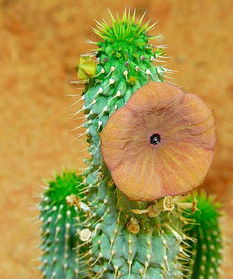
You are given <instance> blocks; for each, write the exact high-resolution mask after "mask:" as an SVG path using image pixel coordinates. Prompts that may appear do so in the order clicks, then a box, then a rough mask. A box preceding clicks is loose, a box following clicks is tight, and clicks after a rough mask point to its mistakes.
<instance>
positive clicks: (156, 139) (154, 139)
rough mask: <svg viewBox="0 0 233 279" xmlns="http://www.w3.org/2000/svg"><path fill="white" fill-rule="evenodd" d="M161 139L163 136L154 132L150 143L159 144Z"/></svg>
mask: <svg viewBox="0 0 233 279" xmlns="http://www.w3.org/2000/svg"><path fill="white" fill-rule="evenodd" d="M160 141H161V137H160V135H159V134H153V135H152V136H151V137H150V143H151V144H153V145H157V144H159V143H160Z"/></svg>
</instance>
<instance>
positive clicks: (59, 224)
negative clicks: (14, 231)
mask: <svg viewBox="0 0 233 279" xmlns="http://www.w3.org/2000/svg"><path fill="white" fill-rule="evenodd" d="M48 184H49V185H48V188H47V190H46V191H45V193H44V195H43V198H42V200H41V202H40V206H39V207H40V220H41V222H42V227H41V238H42V243H41V249H42V251H43V255H42V257H41V261H42V266H41V270H42V275H43V278H45V279H48V278H49V279H64V278H66V279H78V278H84V277H82V274H81V273H82V270H83V268H84V265H83V263H82V262H81V260H80V258H79V251H78V250H77V245H78V241H79V240H78V235H77V226H78V225H77V224H80V222H82V220H80V218H81V219H82V217H81V216H80V212H78V211H79V210H78V207H76V206H72V207H71V206H70V205H68V204H67V196H69V195H72V194H73V195H77V194H78V192H79V191H80V190H81V189H80V188H81V187H82V178H81V177H77V175H76V174H75V173H74V172H64V173H63V174H62V175H61V176H59V175H57V176H56V178H55V179H54V180H53V181H49V183H48ZM80 274H81V275H80Z"/></svg>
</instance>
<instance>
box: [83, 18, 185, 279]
mask: <svg viewBox="0 0 233 279" xmlns="http://www.w3.org/2000/svg"><path fill="white" fill-rule="evenodd" d="M98 25H99V28H98V29H96V30H95V32H96V34H98V35H99V36H100V37H101V38H102V41H100V42H98V43H96V45H97V46H98V49H97V54H95V55H96V74H95V76H93V77H92V78H89V80H88V82H87V84H86V89H85V90H84V93H83V99H84V106H83V111H84V113H85V114H86V121H85V124H84V126H85V127H86V128H87V130H86V132H85V134H86V135H87V141H88V143H89V145H90V146H89V151H90V154H91V159H90V160H89V161H88V164H89V165H88V167H87V168H86V170H85V171H84V173H83V175H84V177H85V184H86V185H87V187H86V191H88V194H87V196H86V199H85V202H86V203H87V205H88V206H89V207H90V209H91V215H90V216H89V217H88V218H87V219H86V222H85V224H86V225H87V226H88V228H89V230H90V231H91V232H92V247H91V250H90V252H89V253H87V254H86V259H87V260H89V261H90V267H91V269H92V271H93V272H94V274H95V276H94V277H93V278H120V279H125V278H131V279H137V278H181V276H182V269H183V266H182V261H181V260H180V259H182V260H183V259H184V258H187V255H186V253H185V249H186V240H188V239H189V237H188V236H186V235H185V234H184V233H183V232H182V227H183V226H184V220H183V219H182V218H181V215H182V214H181V213H180V210H179V208H178V207H177V206H175V205H174V206H173V207H172V210H170V209H169V210H167V209H166V208H165V209H164V208H163V207H161V210H159V209H156V208H157V207H158V208H159V206H158V203H162V204H163V203H164V202H166V198H165V199H162V200H161V201H159V202H155V203H146V202H132V201H129V200H128V199H127V198H126V197H125V196H124V195H123V194H122V193H120V192H119V190H118V189H116V186H115V185H114V183H113V181H112V178H111V175H110V173H109V170H108V169H107V167H106V165H105V163H104V161H103V159H102V156H101V153H100V138H99V132H101V130H102V129H103V127H104V125H105V124H106V122H107V120H108V119H109V117H110V116H111V114H112V113H114V112H115V111H116V110H117V109H119V108H120V107H122V106H124V105H125V104H126V102H127V101H128V100H129V98H130V97H131V96H132V94H133V93H134V92H135V91H136V90H137V89H139V88H140V87H141V86H143V85H144V84H146V83H147V82H149V81H150V80H153V81H155V82H156V81H160V82H161V81H163V75H164V73H165V72H167V71H168V70H166V69H165V68H163V67H162V66H158V63H156V61H157V59H159V58H161V55H162V54H163V52H162V51H161V48H160V47H157V48H156V47H155V46H153V45H152V44H150V40H151V39H152V38H153V37H151V36H149V35H148V31H149V30H150V29H151V28H152V27H153V26H149V23H146V24H142V18H141V19H140V20H138V21H136V19H135V15H132V16H131V15H130V14H126V13H124V15H123V17H122V18H118V19H117V20H115V19H114V18H113V16H112V26H108V25H107V24H106V23H105V22H102V23H99V24H98ZM88 55H89V56H90V55H91V54H88ZM83 69H84V68H83V66H82V71H83ZM82 76H83V72H82ZM170 200H171V203H173V199H172V198H171V199H170ZM151 208H155V211H156V213H151V214H150V210H151ZM141 210H142V211H141ZM148 210H149V211H148ZM143 211H144V212H146V213H142V214H141V213H139V214H138V212H143ZM148 212H149V215H150V216H148ZM88 245H89V242H87V247H88Z"/></svg>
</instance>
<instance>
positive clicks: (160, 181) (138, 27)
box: [41, 12, 221, 279]
mask: <svg viewBox="0 0 233 279" xmlns="http://www.w3.org/2000/svg"><path fill="white" fill-rule="evenodd" d="M110 15H111V19H112V24H111V25H108V24H107V23H106V22H105V21H102V22H99V23H98V27H97V29H95V33H96V34H97V35H98V36H99V37H100V38H101V41H99V42H96V43H95V42H92V43H94V44H95V45H96V47H97V48H96V49H95V50H94V51H93V52H92V53H89V54H86V55H83V56H82V57H81V59H80V64H79V65H78V67H77V69H78V77H79V78H80V79H81V80H80V81H79V82H81V83H85V89H84V91H83V94H82V97H81V98H82V99H83V100H84V105H83V108H82V110H83V113H84V114H85V116H84V123H83V125H84V127H85V128H86V131H85V133H83V134H81V135H80V136H82V135H85V136H86V137H87V142H88V143H89V148H88V150H89V152H90V158H89V159H88V160H85V162H86V164H87V167H86V168H85V170H84V171H83V173H82V174H81V176H79V182H78V183H77V181H76V180H74V181H73V182H72V183H71V182H70V183H67V182H66V181H67V179H68V180H69V175H68V174H63V177H62V180H61V181H62V182H60V183H59V181H58V178H57V179H56V180H55V181H54V182H51V183H50V186H49V190H48V191H47V192H46V193H45V200H43V201H42V202H41V210H42V211H41V216H42V217H43V220H42V221H43V225H42V240H43V245H42V249H43V250H44V255H43V257H42V261H43V263H44V264H43V267H42V269H43V274H44V278H46V279H47V278H52V277H51V276H54V278H58V279H60V278H70V279H71V278H96V279H97V278H106V279H107V278H112V279H117V278H118V279H126V278H127V279H128V278H129V279H139V278H147V279H157V278H158V279H160V278H161V279H173V278H174V279H176V278H177V279H178V278H192V279H196V278H197V279H201V278H205V279H211V278H218V265H219V262H220V259H221V255H220V249H221V235H220V228H219V225H218V217H219V212H218V210H219V209H218V206H217V205H216V203H215V202H214V201H213V200H212V199H211V198H208V197H207V196H205V195H203V194H197V193H196V192H195V193H191V194H189V192H190V191H191V190H193V189H194V188H196V187H198V186H199V185H200V184H201V183H202V182H203V180H204V178H205V176H206V173H207V172H208V169H209V167H210V165H211V162H212V158H213V153H214V147H215V141H216V132H215V124H214V119H213V116H212V113H211V111H210V110H209V109H208V108H207V106H206V105H205V104H204V102H203V101H202V100H201V99H200V98H199V97H197V96H196V95H193V94H187V93H185V92H183V91H182V90H181V89H179V88H178V87H177V86H174V85H171V84H169V83H167V82H164V74H165V73H167V72H169V70H168V69H166V68H164V67H162V66H158V63H157V62H158V60H160V59H161V57H164V51H163V50H162V48H161V46H158V47H156V46H154V45H153V44H152V43H151V40H152V39H155V37H152V36H150V35H148V32H149V31H150V30H151V29H152V27H153V25H150V24H149V22H147V23H145V24H143V23H142V22H143V17H142V18H141V19H139V20H136V18H135V13H133V14H130V12H129V13H127V12H124V14H123V16H122V17H117V18H116V19H115V18H114V17H113V16H112V14H111V13H110ZM79 112H80V111H77V112H76V113H75V114H76V115H77V114H78V113H79ZM67 175H68V176H67ZM72 175H73V176H74V174H72ZM76 178H77V176H76ZM59 179H60V178H59ZM71 184H72V187H70V186H71ZM71 188H72V191H71V190H70V189H71ZM50 193H56V195H55V194H53V195H50ZM59 193H60V194H59ZM57 197H61V198H59V199H58V198H57ZM67 202H68V205H69V206H71V208H69V207H68V205H66V203H67ZM54 206H56V210H55V211H53V210H52V208H53V207H54ZM61 206H63V207H62V210H63V211H62V218H61V223H60V227H61V228H63V231H65V228H66V227H67V225H66V223H67V221H68V223H69V224H70V225H69V228H70V230H69V231H66V233H65V236H64V233H63V234H62V235H61V238H60V241H55V240H56V237H55V236H54V235H55V232H56V226H57V224H56V223H57V218H58V217H57V216H58V215H59V213H58V210H59V209H58V208H60V207H61ZM72 206H73V207H72ZM72 208H73V209H72ZM71 209H72V210H71ZM67 212H71V213H69V216H68V215H67ZM71 217H72V218H74V217H75V218H76V220H77V221H76V222H74V221H71V219H70V218H71ZM48 218H49V220H50V221H48ZM72 220H74V219H72ZM48 230H49V233H47V234H46V231H47V232H48ZM75 231H76V234H74V235H73V232H75ZM206 234H207V235H206ZM66 235H67V236H66ZM72 237H73V238H72ZM66 238H72V239H74V241H73V242H72V245H70V246H69V247H68V246H65V243H66V241H65V240H66ZM74 246H76V249H75V250H74V249H73V248H74ZM61 247H62V248H61ZM54 251H56V252H57V254H56V259H60V260H59V262H56V265H55V264H54V261H53V257H54ZM64 251H65V252H64ZM65 253H68V254H67V255H68V256H67V257H69V259H70V260H69V262H68V261H66V259H67V257H64V254H65ZM64 267H66V269H65V268H64ZM68 271H69V273H68ZM76 271H77V272H76ZM54 272H55V273H54ZM53 274H55V275H53Z"/></svg>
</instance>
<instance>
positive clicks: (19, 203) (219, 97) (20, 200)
mask: <svg viewBox="0 0 233 279" xmlns="http://www.w3.org/2000/svg"><path fill="white" fill-rule="evenodd" d="M110 2H111V3H110ZM125 4H127V7H131V8H136V9H137V13H138V15H139V16H140V15H142V13H143V12H144V10H147V11H148V13H147V16H146V18H147V19H149V18H152V19H153V20H154V21H157V20H158V21H159V24H158V26H157V27H156V29H155V30H154V33H156V34H158V33H162V34H163V37H161V39H162V40H163V41H162V43H165V44H167V45H168V46H169V48H168V49H167V53H168V55H169V56H171V57H172V59H171V60H170V61H168V67H170V68H172V69H175V70H177V71H178V72H177V73H175V74H174V75H173V78H174V80H172V81H173V82H175V83H176V84H178V85H181V86H183V87H184V89H185V90H186V91H189V92H193V93H196V94H198V95H200V96H201V97H202V98H203V99H204V100H205V101H206V102H207V104H208V105H209V107H210V108H212V109H213V110H214V115H215V117H216V120H217V126H218V134H219V140H218V149H217V152H216V156H215V159H214V163H213V167H212V169H211V171H210V173H209V175H208V177H207V179H206V181H205V187H206V188H207V189H208V191H209V192H211V193H215V194H217V197H218V199H219V200H221V201H222V202H223V204H224V206H225V211H226V217H225V224H226V225H225V226H224V236H225V237H226V239H227V240H226V241H227V246H228V247H229V249H230V248H232V246H230V244H231V243H232V241H231V240H232V236H233V232H231V231H230V228H232V225H233V224H232V223H233V221H232V220H233V211H232V210H233V204H232V197H233V153H232V151H233V124H232V122H233V36H232V35H233V34H232V27H233V5H232V1H231V0H221V1H219V0H202V1H198V0H192V1H187V0H186V1H185V0H180V1H175V0H174V1H165V0H156V1H154V0H151V1H148V0H144V1H141V0H138V1H137V0H134V1H133V0H131V1H127V2H124V1H119V0H118V1H116V0H114V1H109V0H102V1H94V0H91V1H89V0H79V1H74V0H73V1H68V0H66V1H65V0H51V1H49V0H47V1H46V0H44V1H29V0H28V1H26V0H21V1H19V0H14V1H13V0H0V112H1V114H0V115H1V116H0V183H1V188H0V189H1V193H0V210H1V211H0V212H1V214H0V225H1V236H0V241H1V245H0V278H4V279H9V278H10V279H15V278H17V279H19V278H20V279H21V278H22V279H29V278H30V279H31V278H33V279H37V278H39V272H38V271H37V266H38V262H37V261H36V258H37V257H38V256H39V254H40V252H39V250H38V249H37V248H36V247H37V246H38V243H39V229H38V228H39V227H38V224H37V225H33V222H34V221H33V217H35V216H36V214H37V211H36V210H35V208H34V207H35V204H36V198H35V193H39V192H40V191H41V186H42V185H43V183H42V181H41V179H42V178H50V177H51V176H52V174H53V172H54V171H60V170H62V168H66V169H67V168H70V167H72V168H79V167H82V166H83V165H82V158H84V157H85V156H87V153H86V151H85V147H86V145H85V139H84V138H82V139H81V141H74V138H75V135H76V134H77V132H80V131H81V130H79V131H76V132H72V131H71V129H72V128H74V127H75V126H77V125H79V124H80V121H77V120H76V121H75V120H71V119H70V116H69V114H70V113H72V112H74V111H75V109H77V108H78V107H80V106H76V107H72V106H71V105H72V103H73V102H74V101H75V100H77V98H78V97H67V96H66V95H69V94H78V92H79V91H78V90H76V89H75V87H74V86H71V85H70V84H69V83H68V81H70V80H74V79H76V76H75V69H74V66H75V64H76V62H77V61H78V58H79V55H80V54H81V53H83V52H87V51H88V49H90V48H91V46H89V45H88V44H86V43H85V40H86V39H93V40H95V39H96V36H95V35H94V34H93V33H92V31H91V28H90V26H94V25H95V23H94V19H98V20H99V19H101V18H102V17H104V18H109V17H108V12H107V8H110V9H111V10H112V11H113V12H115V11H118V12H121V11H122V7H124V6H125ZM80 116H81V115H80ZM229 249H228V254H226V260H225V261H224V263H223V271H224V272H225V273H223V276H222V278H224V279H227V278H229V279H230V278H233V268H231V266H230V265H231V262H230V254H229V253H231V252H232V251H230V250H229Z"/></svg>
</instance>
